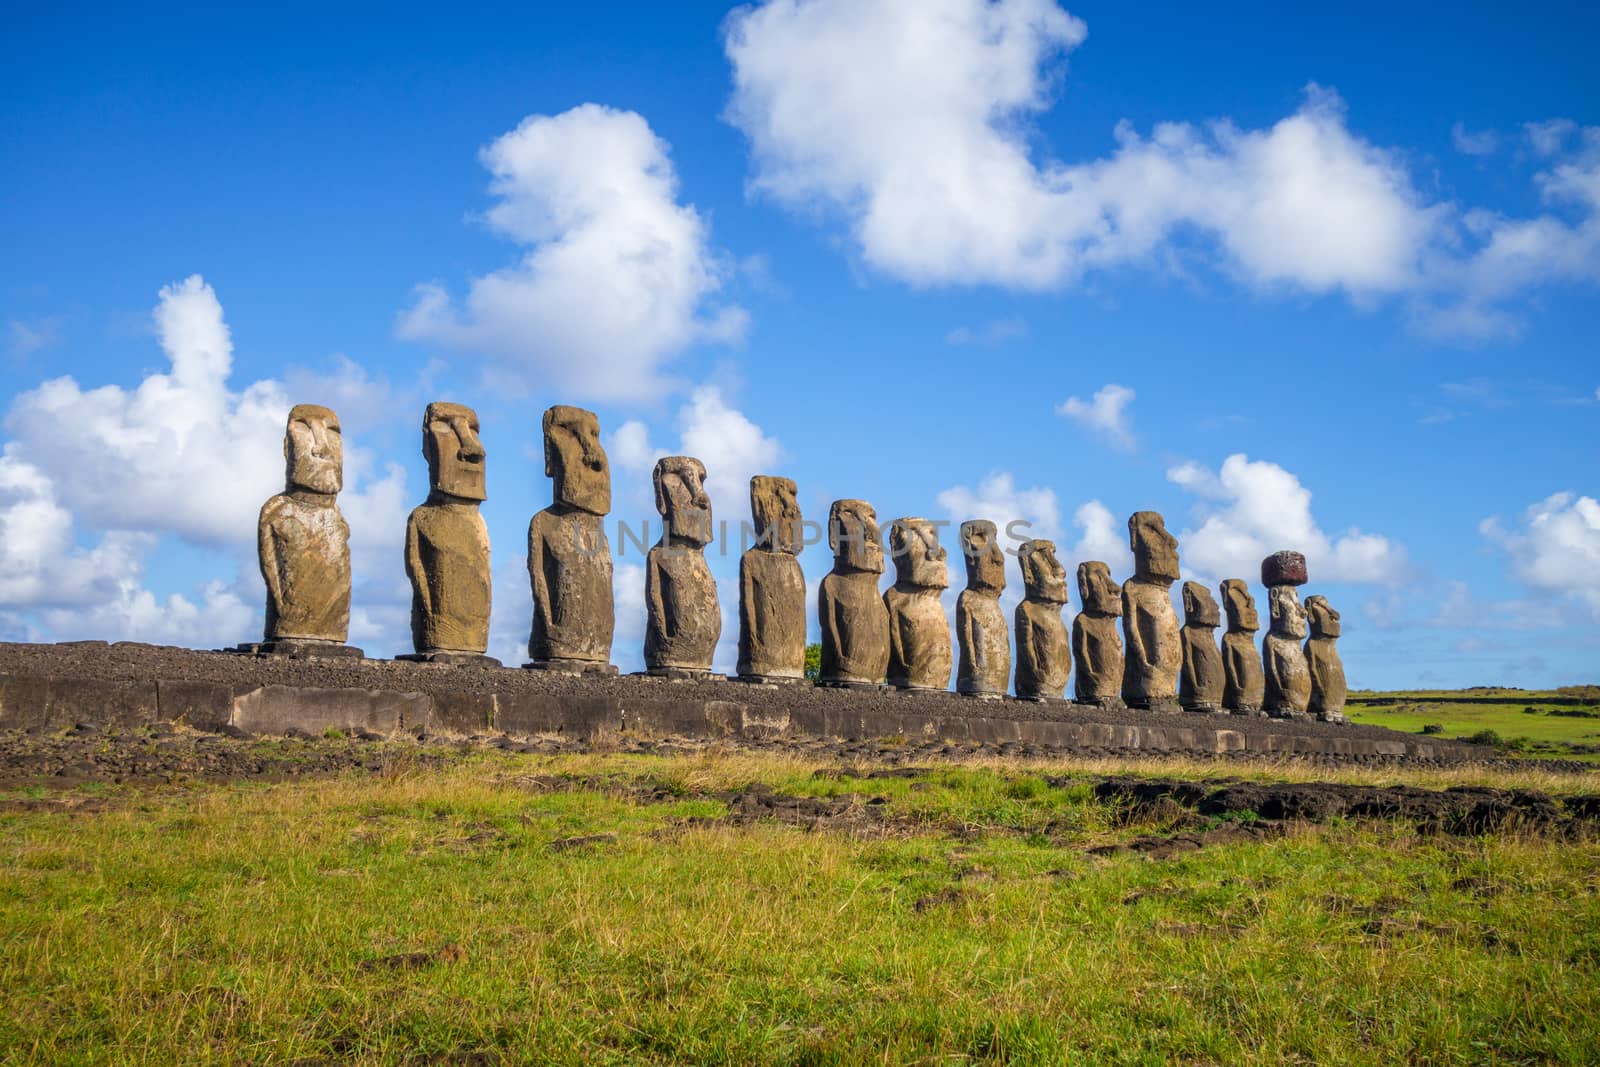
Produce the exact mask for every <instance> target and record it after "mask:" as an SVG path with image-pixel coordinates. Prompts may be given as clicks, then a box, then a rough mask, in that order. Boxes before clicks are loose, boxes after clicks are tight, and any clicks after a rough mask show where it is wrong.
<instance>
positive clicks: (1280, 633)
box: [1261, 552, 1311, 718]
mask: <svg viewBox="0 0 1600 1067" xmlns="http://www.w3.org/2000/svg"><path fill="white" fill-rule="evenodd" d="M1296 558H1298V565H1297V566H1298V570H1297V569H1296V563H1295V559H1296ZM1261 570H1262V581H1263V582H1265V583H1266V585H1267V601H1268V606H1269V607H1270V609H1271V628H1270V629H1269V630H1268V631H1267V637H1266V640H1264V641H1263V642H1262V643H1261V667H1262V673H1263V674H1264V675H1265V682H1266V685H1265V698H1264V700H1263V702H1262V703H1263V707H1265V708H1266V710H1267V714H1269V715H1275V716H1278V717H1280V718H1304V717H1305V715H1306V709H1307V707H1308V706H1309V705H1310V703H1311V669H1310V667H1309V666H1308V665H1307V663H1306V654H1305V650H1304V649H1302V648H1301V647H1300V642H1301V641H1303V640H1305V637H1306V613H1305V609H1304V608H1303V607H1301V605H1300V594H1299V592H1297V591H1296V588H1295V587H1296V586H1297V585H1303V584H1304V583H1305V557H1303V556H1300V554H1299V553H1296V552H1279V553H1277V554H1276V555H1273V556H1268V557H1267V559H1266V560H1265V561H1263V562H1262V564H1261Z"/></svg>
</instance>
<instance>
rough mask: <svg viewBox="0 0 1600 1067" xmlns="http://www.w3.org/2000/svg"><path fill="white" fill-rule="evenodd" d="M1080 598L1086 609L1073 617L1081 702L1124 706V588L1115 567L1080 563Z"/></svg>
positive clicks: (1095, 562)
mask: <svg viewBox="0 0 1600 1067" xmlns="http://www.w3.org/2000/svg"><path fill="white" fill-rule="evenodd" d="M1078 597H1079V599H1080V600H1081V602H1082V603H1083V610H1082V611H1080V612H1079V613H1078V615H1077V617H1076V618H1075V619H1073V620H1072V661H1073V667H1074V668H1075V669H1076V671H1077V678H1078V681H1077V686H1076V693H1075V695H1076V697H1077V700H1078V703H1080V704H1099V705H1101V706H1102V707H1113V706H1115V707H1121V706H1122V670H1123V664H1122V638H1121V637H1120V636H1119V635H1118V633H1117V620H1118V618H1119V617H1120V616H1121V615H1122V587H1121V586H1119V585H1118V584H1117V583H1116V582H1114V581H1112V580H1111V570H1110V568H1108V567H1107V566H1106V565H1105V564H1104V563H1101V562H1099V561H1098V560H1093V561H1090V562H1086V563H1080V564H1079V565H1078Z"/></svg>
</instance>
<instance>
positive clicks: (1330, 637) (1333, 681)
mask: <svg viewBox="0 0 1600 1067" xmlns="http://www.w3.org/2000/svg"><path fill="white" fill-rule="evenodd" d="M1306 619H1307V620H1308V622H1309V623H1310V626H1311V636H1310V637H1309V638H1308V639H1307V640H1306V647H1305V653H1306V667H1307V668H1308V669H1309V671H1310V673H1311V702H1310V704H1309V705H1308V706H1307V710H1309V711H1310V712H1311V714H1313V715H1315V716H1316V717H1317V718H1319V719H1321V720H1322V721H1324V722H1344V721H1345V718H1344V700H1345V681H1344V661H1343V660H1341V659H1340V658H1339V613H1338V612H1337V611H1334V610H1333V605H1331V604H1329V603H1328V598H1327V597H1325V596H1309V597H1306Z"/></svg>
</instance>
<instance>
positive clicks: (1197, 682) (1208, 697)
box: [1178, 582, 1223, 711]
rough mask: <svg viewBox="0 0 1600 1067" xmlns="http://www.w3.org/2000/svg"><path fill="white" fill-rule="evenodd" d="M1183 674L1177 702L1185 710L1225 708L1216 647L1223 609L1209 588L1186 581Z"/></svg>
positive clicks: (1220, 659) (1220, 667) (1218, 652)
mask: <svg viewBox="0 0 1600 1067" xmlns="http://www.w3.org/2000/svg"><path fill="white" fill-rule="evenodd" d="M1183 612H1184V622H1183V675H1182V677H1181V678H1180V680H1179V684H1178V703H1179V704H1180V705H1182V707H1183V708H1184V709H1185V710H1186V711H1221V710H1222V685H1223V682H1222V653H1221V652H1220V651H1219V650H1218V649H1217V638H1216V632H1217V626H1218V625H1219V624H1220V623H1221V621H1222V618H1221V613H1220V612H1219V611H1218V609H1217V602H1216V601H1215V600H1212V599H1211V592H1210V590H1208V589H1206V587H1205V586H1203V585H1201V584H1200V583H1198V582H1185V583H1183Z"/></svg>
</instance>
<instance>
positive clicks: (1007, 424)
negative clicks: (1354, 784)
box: [0, 0, 1600, 686]
mask: <svg viewBox="0 0 1600 1067" xmlns="http://www.w3.org/2000/svg"><path fill="white" fill-rule="evenodd" d="M532 7H534V8H535V10H526V9H499V8H497V9H482V10H459V11H458V10H452V11H451V12H450V13H449V17H448V18H447V19H444V20H441V19H440V18H439V16H438V14H437V12H436V10H435V9H424V8H417V9H415V10H406V9H404V8H402V7H397V6H396V7H388V8H385V9H383V10H382V11H381V12H380V11H377V10H373V11H368V12H364V13H359V14H349V13H339V12H330V11H328V10H326V9H325V8H322V7H316V8H313V7H292V6H280V7H278V8H275V9H274V10H273V11H272V12H271V13H270V14H250V13H235V12H230V11H223V10H219V9H217V8H215V7H214V6H212V7H207V8H201V7H192V8H184V7H173V6H166V7H163V8H161V9H160V10H151V9H145V8H139V9H134V8H128V9H120V10H117V9H110V10H96V9H92V8H87V7H70V8H68V7H63V8H61V9H60V10H55V11H51V12H48V13H44V12H35V11H21V10H19V11H8V12H7V13H6V14H5V15H3V16H0V20H3V24H0V70H4V72H5V74H4V75H3V80H0V159H3V160H4V165H3V166H0V247H3V248H4V249H5V253H6V254H5V255H4V256H3V257H0V329H3V333H0V346H3V347H4V351H5V359H4V360H3V361H0V374H3V376H4V378H3V387H4V394H5V410H6V413H7V414H6V418H5V422H4V441H5V452H4V458H3V459H0V527H3V529H4V537H3V538H0V636H5V637H9V638H12V639H34V640H52V639H67V638H79V637H111V638H133V639H142V640H154V641H163V642H172V643H178V644H191V645H197V646H202V647H211V646H215V645H219V644H226V643H232V642H234V641H238V640H244V639H250V638H253V637H254V636H255V634H256V633H257V632H258V630H259V627H260V603H261V597H262V592H261V584H260V579H259V577H258V576H257V574H256V573H255V561H254V550H253V540H252V535H253V527H254V522H255V514H256V509H257V507H259V504H260V501H261V500H262V499H264V498H265V497H266V496H268V495H270V494H271V493H273V492H275V491H277V489H278V488H279V485H280V482H281V458H280V457H279V451H278V450H279V447H280V442H281V434H282V424H283V418H284V415H285V413H286V411H287V407H288V405H289V404H291V403H294V402H300V401H305V402H322V403H328V404H330V405H331V406H333V407H335V408H336V409H337V410H338V411H339V412H340V414H341V416H342V418H343V421H344V424H345V430H346V440H347V453H348V454H347V471H346V492H345V494H344V497H343V498H342V502H343V506H344V508H345V511H346V514H347V517H348V518H349V519H350V522H351V525H352V530H353V534H352V536H353V540H354V552H355V565H356V575H357V586H356V598H355V599H356V610H355V617H354V619H353V623H352V640H353V641H354V642H356V643H359V644H362V645H363V646H364V647H366V648H367V649H368V651H369V652H372V653H381V654H393V653H394V652H398V651H404V650H405V648H404V642H405V640H406V627H405V614H406V610H407V604H408V593H407V588H406V584H405V578H404V574H403V570H402V565H401V556H400V551H399V542H400V539H401V534H402V531H403V528H404V521H405V514H406V512H407V511H408V510H409V508H410V507H411V506H413V505H414V504H415V503H417V502H419V501H420V500H421V498H422V496H423V495H424V494H425V491H426V471H425V468H424V466H423V464H422V460H421V456H420V453H419V423H420V417H421V411H422V408H423V406H424V405H425V404H426V403H427V402H428V401H429V400H433V399H450V400H456V401H459V402H462V403H467V404H471V405H473V406H474V407H476V408H477V410H478V411H479V414H480V416H481V418H482V422H483V426H484V439H485V444H486V446H487V447H488V449H489V469H490V474H489V492H490V499H489V501H488V502H487V503H486V505H485V507H484V513H485V516H486V518H487V519H488V521H489V525H490V533H491V538H492V540H493V543H494V548H495V561H496V562H495V571H496V573H495V578H496V587H495V591H496V605H495V618H494V626H493V635H492V646H493V647H492V648H491V652H493V653H495V654H498V655H501V656H502V657H504V658H506V659H507V660H508V661H515V660H517V659H518V657H519V652H518V645H519V643H520V642H522V641H524V640H525V639H526V632H527V625H528V618H529V614H530V611H531V608H530V605H529V602H528V596H529V594H528V591H527V582H526V576H525V572H523V571H522V567H523V562H522V553H523V551H524V544H525V541H524V538H525V530H526V525H527V521H528V517H529V516H530V515H531V514H532V513H533V512H534V511H535V510H537V509H538V508H540V507H542V506H544V505H545V504H546V503H547V502H548V499H549V486H548V481H547V480H546V479H545V478H544V476H543V471H542V463H541V453H540V444H539V415H540V413H541V412H542V410H543V409H544V408H545V407H546V406H548V405H549V404H552V403H577V404H582V405H585V406H589V407H592V408H593V409H595V410H596V411H598V412H599V414H600V416H601V421H602V427H603V430H604V431H605V434H606V441H607V445H608V448H609V450H610V453H611V459H612V466H613V474H614V480H615V502H616V503H615V508H616V511H615V513H614V515H613V519H614V520H619V521H631V522H632V523H633V524H634V525H635V526H637V524H638V523H639V522H641V521H643V520H644V519H647V518H648V519H654V513H653V509H652V507H651V504H650V496H649V468H650V464H651V462H652V461H653V458H654V456H655V455H657V454H661V453H665V452H676V451H678V450H680V449H682V450H686V451H690V452H692V453H694V454H697V455H699V456H700V457H701V458H702V459H704V460H705V462H706V464H707V466H708V468H709V471H710V478H709V481H708V488H709V489H710V491H711V493H712V499H713V503H714V505H715V507H716V508H717V511H718V514H719V516H721V517H726V518H729V519H732V520H735V521H736V520H737V519H738V518H739V517H740V516H742V515H743V514H745V513H746V509H747V500H746V488H745V485H746V482H747V479H748V476H749V475H750V474H751V473H757V472H762V473H781V474H788V475H790V476H792V477H794V478H795V479H796V480H797V481H798V482H799V484H800V487H801V502H802V506H803V507H804V508H805V510H806V513H807V515H808V517H810V518H814V519H819V520H820V519H822V518H824V517H825V514H826V509H827V504H828V502H829V501H830V500H831V499H833V498H835V497H842V496H859V497H864V498H866V499H868V500H869V501H871V502H872V503H873V504H874V505H876V507H877V509H878V513H879V516H880V517H881V518H883V519H885V520H887V519H890V518H893V517H895V516H899V515H910V514H918V515H927V516H930V517H934V518H941V519H949V520H951V521H959V520H961V519H964V518H971V517H988V518H993V519H996V520H999V521H1001V522H1004V521H1007V520H1009V519H1021V520H1025V521H1028V522H1031V523H1033V527H1032V528H1033V530H1034V531H1035V532H1037V533H1038V534H1040V535H1042V536H1049V537H1053V538H1054V539H1055V540H1056V541H1057V543H1058V544H1059V545H1061V548H1062V551H1061V554H1062V557H1063V559H1064V560H1066V561H1067V562H1068V563H1069V565H1070V564H1071V563H1073V562H1075V561H1077V560H1079V559H1087V558H1099V559H1105V560H1107V562H1109V563H1110V564H1111V566H1112V570H1113V572H1114V573H1115V574H1117V576H1118V577H1123V576H1125V575H1126V573H1127V571H1128V568H1129V564H1128V562H1127V551H1126V537H1125V527H1124V523H1125V520H1126V518H1127V516H1128V515H1129V514H1130V513H1131V512H1133V511H1135V510H1140V509H1145V508H1154V509H1156V510H1159V511H1161V512H1163V513H1164V514H1165V515H1166V518H1167V522H1168V526H1169V528H1170V529H1172V530H1173V531H1174V532H1175V533H1177V534H1178V536H1179V538H1180V542H1181V547H1180V551H1181V552H1182V554H1183V561H1184V566H1185V571H1186V573H1187V574H1189V575H1191V576H1193V577H1196V578H1200V579H1202V580H1205V581H1207V582H1208V583H1210V584H1213V585H1214V584H1215V583H1216V581H1218V580H1220V579H1221V578H1225V577H1232V576H1240V577H1245V578H1248V579H1251V580H1252V582H1254V581H1255V579H1256V578H1257V570H1256V567H1257V564H1258V561H1259V559H1260V557H1261V555H1263V554H1264V552H1265V551H1270V550H1274V549H1278V548H1285V547H1298V548H1302V549H1304V550H1306V551H1307V552H1308V554H1309V555H1310V557H1311V573H1312V588H1309V589H1308V590H1307V592H1311V591H1318V592H1323V593H1325V594H1326V595H1328V596H1329V598H1330V599H1331V600H1332V601H1333V603H1334V604H1335V606H1336V607H1338V608H1339V609H1340V610H1341V611H1342V613H1343V615H1344V619H1345V635H1346V636H1345V638H1344V642H1343V649H1344V653H1345V660H1346V664H1347V667H1348V670H1349V673H1350V676H1351V680H1352V684H1355V685H1365V686H1400V685H1417V684H1430V685H1432V684H1438V685H1470V684H1517V685H1547V684H1563V683H1570V682H1580V681H1590V682H1592V681H1595V680H1596V677H1597V674H1596V667H1595V665H1596V664H1597V663H1600V504H1597V503H1596V498H1597V497H1600V484H1597V480H1596V472H1597V469H1600V466H1597V464H1596V461H1595V456H1596V453H1597V448H1596V446H1597V444H1600V430H1597V427H1600V359H1597V358H1596V352H1595V340H1594V338H1595V337H1596V335H1597V330H1596V327H1597V325H1600V311H1597V302H1596V299H1595V297H1596V283H1597V282H1600V214H1597V210H1600V128H1597V127H1600V114H1597V113H1596V102H1597V101H1600V93H1597V91H1596V89H1597V81H1600V75H1597V74H1596V73H1595V72H1594V70H1593V64H1592V62H1587V60H1588V59H1589V58H1590V56H1589V55H1588V51H1589V49H1590V47H1591V43H1592V41H1593V40H1594V39H1595V31H1596V29H1597V26H1596V23H1597V22H1600V15H1597V13H1596V12H1595V11H1594V10H1592V9H1585V8H1583V7H1581V6H1578V5H1572V6H1568V7H1562V6H1541V5H1525V6H1523V7H1521V8H1519V9H1518V11H1517V13H1516V16H1515V17H1511V16H1508V15H1507V14H1506V13H1505V9H1504V8H1500V9H1498V10H1496V9H1490V8H1488V7H1482V8H1476V7H1463V8H1459V9H1454V10H1452V12H1451V14H1450V16H1449V18H1448V19H1441V18H1440V17H1439V15H1438V14H1437V12H1436V11H1434V10H1430V9H1428V8H1426V7H1425V6H1419V7H1417V8H1415V9H1412V10H1409V11H1408V10H1404V9H1395V8H1394V7H1393V5H1387V6H1384V7H1378V6H1376V5H1371V6H1360V5H1357V6H1350V5H1346V6H1344V7H1342V8H1340V9H1339V11H1338V13H1337V15H1335V14H1328V15H1323V16H1312V15H1305V16H1297V17H1292V18H1291V17H1285V16H1283V15H1282V14H1281V13H1279V11H1278V10H1277V9H1275V8H1271V7H1267V6H1265V5H1260V6H1251V5H1230V6H1228V7H1226V8H1224V9H1202V8H1198V7H1195V6H1193V5H1172V6H1170V7H1160V8H1158V7H1151V8H1148V9H1143V10H1139V11H1133V10H1130V9H1127V8H1126V7H1125V6H1118V5H1071V6H1070V7H1068V8H1063V7H1061V6H1059V5H1056V4H1054V3H1049V2H1046V0H1004V2H990V3H984V2H981V0H937V2H935V0H927V2H918V3H897V2H891V0H852V2H850V3H841V2H793V0H786V2H773V3H768V4H763V5H758V6H755V7H751V8H744V9H740V10H739V11H737V12H732V13H731V12H730V9H729V8H728V7H727V6H726V5H722V4H692V3H680V4H670V5H663V4H613V5H603V4H593V5H584V6H582V7H581V8H580V7H577V6H573V7H571V8H561V9H551V10H538V9H537V7H538V6H537V5H532ZM1069 12H1070V14H1069ZM191 279H193V280H191ZM224 324H225V328H224ZM949 540H953V539H947V541H949ZM736 553H737V546H733V548H732V549H731V550H730V552H729V554H728V555H727V556H726V557H725V558H714V568H715V569H716V571H717V573H718V574H719V575H720V576H722V577H723V578H731V577H732V576H733V575H734V574H736V558H735V557H736ZM804 563H805V566H806V571H807V575H808V578H810V579H811V580H812V581H813V582H814V581H815V580H816V579H819V578H820V577H821V575H822V574H823V573H825V571H826V570H827V567H828V565H829V562H828V559H827V555H826V553H825V552H820V551H816V550H813V551H810V552H808V553H807V554H806V555H805V557H804ZM640 564H642V560H641V559H639V558H638V557H637V555H636V554H635V555H632V556H624V557H622V558H620V559H619V560H618V611H619V625H618V638H617V647H616V650H615V659H616V661H617V662H618V663H620V664H622V665H624V666H629V667H632V666H637V665H638V662H639V641H640V635H641V633H642V621H643V618H642V611H643V609H642V587H643V577H642V570H641V569H639V565H640ZM1012 580H1013V586H1015V585H1016V584H1017V582H1018V578H1017V576H1016V573H1015V571H1014V570H1013V574H1012ZM953 584H956V585H959V584H960V583H959V580H957V581H956V582H955V583H953ZM1011 592H1012V593H1013V594H1015V593H1017V592H1018V590H1016V589H1015V588H1013V590H1012V591H1011ZM733 593H734V586H733V584H732V583H731V582H729V583H727V584H726V585H725V588H724V597H723V598H724V601H725V604H724V609H725V615H727V617H728V625H727V626H725V630H724V635H723V641H722V645H721V648H720V650H719V661H720V662H722V663H723V664H724V665H727V664H729V663H731V660H732V658H733V654H734V647H735V636H736V635H735V633H734V631H733V626H732V607H733V605H732V597H733Z"/></svg>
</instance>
